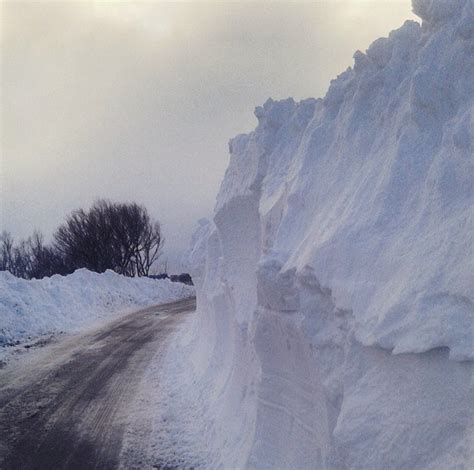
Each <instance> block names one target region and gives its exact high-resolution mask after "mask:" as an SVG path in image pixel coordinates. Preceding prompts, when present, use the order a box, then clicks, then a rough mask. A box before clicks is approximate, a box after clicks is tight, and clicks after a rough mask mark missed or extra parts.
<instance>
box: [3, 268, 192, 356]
mask: <svg viewBox="0 0 474 470" xmlns="http://www.w3.org/2000/svg"><path fill="white" fill-rule="evenodd" d="M193 295H194V289H193V288H192V287H189V286H186V285H184V284H180V283H175V282H171V281H169V280H168V279H163V280H154V279H147V278H128V277H124V276H120V275H119V274H116V273H115V272H113V271H106V272H105V273H102V274H98V273H94V272H91V271H88V270H87V269H78V270H77V271H75V272H74V273H73V274H70V275H68V276H60V275H55V276H51V277H46V278H44V279H39V280H37V279H32V280H28V281H27V280H25V279H19V278H17V277H15V276H13V275H12V274H10V273H9V272H5V271H0V346H2V345H11V344H15V343H17V342H21V341H24V340H27V339H31V338H34V337H36V336H40V335H43V334H49V333H55V332H56V333H57V332H70V331H78V330H80V329H84V328H87V327H90V326H91V324H92V323H93V322H94V321H98V320H99V321H100V320H103V319H105V318H107V317H109V318H111V317H112V316H113V315H117V314H119V313H121V312H122V313H123V312H124V310H133V309H137V308H139V307H148V306H151V305H154V304H158V303H164V302H172V301H174V300H179V299H182V298H185V297H191V296H193ZM6 352H7V349H4V350H3V353H6ZM1 355H2V351H1V350H0V356H1Z"/></svg>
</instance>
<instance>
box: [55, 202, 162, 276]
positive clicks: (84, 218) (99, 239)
mask: <svg viewBox="0 0 474 470" xmlns="http://www.w3.org/2000/svg"><path fill="white" fill-rule="evenodd" d="M54 239H55V248H56V249H57V250H58V252H59V253H60V254H61V256H62V258H63V260H64V263H65V265H66V266H67V267H68V269H69V270H70V271H73V270H74V269H77V268H87V269H90V270H91V271H97V272H103V271H105V270H106V269H113V270H114V271H116V272H117V273H119V274H124V275H126V276H148V275H149V273H150V269H151V267H152V266H153V264H154V263H155V262H156V261H157V259H158V258H159V256H160V251H161V248H162V246H163V238H162V236H161V229H160V225H159V223H158V222H153V221H152V220H151V218H150V216H149V214H148V211H147V210H146V208H145V207H143V206H140V205H138V204H135V203H112V202H109V201H106V200H99V201H97V202H95V203H94V205H93V206H92V207H91V208H90V210H89V211H87V212H86V211H84V210H82V209H81V210H77V211H75V212H73V213H72V214H71V215H70V216H69V217H68V218H67V220H66V222H65V223H64V224H63V225H61V226H60V227H59V228H58V230H57V231H56V233H55V235H54Z"/></svg>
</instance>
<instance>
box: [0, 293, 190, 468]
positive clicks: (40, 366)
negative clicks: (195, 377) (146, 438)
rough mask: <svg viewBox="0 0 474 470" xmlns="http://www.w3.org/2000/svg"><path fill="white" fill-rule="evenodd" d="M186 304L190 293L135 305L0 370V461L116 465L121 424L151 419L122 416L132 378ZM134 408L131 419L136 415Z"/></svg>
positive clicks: (135, 381)
mask: <svg viewBox="0 0 474 470" xmlns="http://www.w3.org/2000/svg"><path fill="white" fill-rule="evenodd" d="M194 309H195V299H194V298H191V299H185V300H181V301H178V302H173V303H168V304H163V305H159V306H155V307H151V308H147V309H144V310H140V311H138V312H135V313H132V314H128V315H126V316H123V317H121V318H120V319H118V320H115V321H113V322H111V323H109V324H108V325H106V326H103V327H101V328H100V329H98V330H95V331H93V332H88V333H86V334H82V335H75V336H72V337H67V338H66V339H64V340H62V341H60V342H57V343H53V344H50V345H48V346H46V347H44V348H42V349H41V350H38V351H37V354H34V355H33V354H27V355H25V356H24V357H22V358H19V359H18V360H16V361H12V362H11V363H10V364H8V366H6V367H5V368H4V369H2V370H0V468H2V469H4V470H7V469H19V468H21V469H29V468H35V469H53V468H54V469H56V468H84V469H85V468H87V469H93V468H100V469H107V468H117V467H118V466H120V465H121V464H122V465H123V464H124V462H121V461H120V453H121V448H122V439H123V436H124V433H125V431H126V428H127V426H129V425H130V424H132V425H133V426H140V427H145V428H146V426H147V425H151V419H152V417H151V416H150V418H149V419H150V423H146V422H143V423H136V422H134V416H130V414H131V412H130V403H132V402H133V400H134V397H135V395H136V393H137V391H138V390H139V388H140V380H141V378H142V377H143V374H144V373H145V371H146V370H147V367H148V365H149V364H150V361H152V360H156V358H157V357H159V355H160V350H163V349H164V346H165V345H166V344H167V343H166V341H167V339H169V336H170V333H172V332H173V331H174V330H175V329H176V327H177V326H178V325H179V323H180V321H181V320H182V319H183V317H184V316H185V315H187V314H188V313H189V312H192V311H194ZM139 416H140V417H139V418H138V417H137V418H135V421H136V420H137V419H140V420H142V421H143V415H139ZM143 449H145V450H144V452H146V446H143ZM135 457H137V456H136V455H135ZM137 458H139V457H137ZM144 458H146V456H144ZM126 466H127V467H133V466H138V467H140V462H139V461H136V462H128V463H127V464H126Z"/></svg>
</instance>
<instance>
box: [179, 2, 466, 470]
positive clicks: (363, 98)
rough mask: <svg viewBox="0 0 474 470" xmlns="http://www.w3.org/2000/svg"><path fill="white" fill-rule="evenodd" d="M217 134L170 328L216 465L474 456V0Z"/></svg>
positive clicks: (450, 462)
mask: <svg viewBox="0 0 474 470" xmlns="http://www.w3.org/2000/svg"><path fill="white" fill-rule="evenodd" d="M413 8H414V11H415V13H416V14H417V15H419V16H420V17H421V18H422V25H421V26H420V25H419V24H418V23H416V22H413V21H407V22H406V23H405V24H404V25H403V26H402V27H401V28H400V29H398V30H396V31H393V32H391V33H390V35H389V36H388V38H382V39H378V40H376V41H375V42H374V43H373V44H372V45H371V46H370V47H369V49H368V50H367V51H366V53H362V52H359V51H358V52H356V53H355V55H354V59H355V64H354V66H353V67H352V68H349V69H348V70H346V71H345V72H343V73H342V74H341V75H339V76H338V77H337V79H335V80H334V81H332V83H331V85H330V88H329V90H328V92H327V95H326V96H325V97H324V98H323V99H318V100H315V99H308V100H305V101H302V102H299V103H295V102H294V101H293V99H291V98H290V99H287V100H283V101H278V102H275V101H272V100H268V101H267V102H266V103H265V104H264V105H263V106H262V107H258V108H257V109H256V111H255V114H256V116H257V118H258V126H257V128H256V130H255V131H254V132H252V133H250V134H248V135H239V136H237V137H236V138H234V139H233V140H231V142H230V145H229V147H230V153H231V160H230V165H229V168H228V170H227V172H226V175H225V178H224V181H223V183H222V186H221V189H220V192H219V195H218V198H217V205H216V210H215V216H214V219H213V221H212V222H207V221H204V220H203V221H201V222H200V226H199V228H198V230H197V232H196V234H195V236H194V240H193V248H192V250H191V253H190V259H191V264H192V266H193V269H192V276H193V280H194V281H195V284H196V287H197V298H198V315H197V318H196V319H195V321H194V323H193V324H191V325H189V329H188V333H187V335H185V336H184V337H183V339H182V344H181V347H183V348H184V347H187V348H188V351H189V352H190V354H189V355H188V357H190V358H191V361H192V374H193V380H192V383H190V384H189V387H190V388H192V390H193V393H195V395H196V400H198V399H199V400H200V403H201V405H202V406H203V407H204V409H206V410H207V411H206V413H207V419H209V420H211V421H210V424H208V425H207V426H205V427H203V428H202V429H201V430H200V432H201V433H202V436H203V437H202V438H203V439H204V440H205V442H206V446H207V448H208V449H209V452H210V457H209V459H210V460H209V466H210V467H214V468H215V467H218V466H220V465H223V466H225V467H227V468H229V467H231V468H236V467H240V468H242V467H246V468H282V469H283V468H284V469H306V468H313V469H349V468H350V469H365V470H367V469H385V468H390V469H402V468H403V469H407V468H410V469H421V468H423V469H425V468H426V469H427V468H430V469H434V468H437V469H450V468H456V469H463V468H473V466H474V433H473V424H474V420H473V418H474V388H473V363H472V360H473V359H474V339H473V338H474V330H473V328H474V314H473V299H474V295H473V289H472V288H473V285H474V283H473V278H472V260H473V257H472V255H473V252H472V247H473V238H472V228H473V223H472V215H473V213H472V207H473V202H474V201H473V179H472V175H473V160H472V157H473V153H474V139H473V138H474V125H473V122H474V107H473V102H474V2H473V1H471V0H450V1H432V0H414V1H413Z"/></svg>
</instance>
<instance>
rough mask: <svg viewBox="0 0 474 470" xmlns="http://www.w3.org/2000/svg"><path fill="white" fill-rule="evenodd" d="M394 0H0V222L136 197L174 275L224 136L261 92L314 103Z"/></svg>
mask: <svg viewBox="0 0 474 470" xmlns="http://www.w3.org/2000/svg"><path fill="white" fill-rule="evenodd" d="M410 10H411V9H410V2H409V0H405V1H400V2H380V1H378V2H369V1H358V0H353V1H348V2H329V1H328V2H317V3H304V4H300V3H298V4H294V3H291V4H290V3H286V4H282V3H219V4H217V3H152V2H148V3H138V2H137V3H118V2H113V3H104V2H96V3H93V2H84V3H83V2H74V3H69V2H61V3H38V2H36V3H33V2H32V3H26V2H18V3H14V2H10V3H3V4H2V19H1V21H2V39H1V54H2V76H1V93H2V99H1V105H2V148H1V150H2V161H1V163H2V188H1V220H0V228H6V229H9V230H10V231H12V232H13V233H14V234H15V235H17V236H27V235H28V234H29V233H30V232H32V230H33V229H35V228H39V229H41V230H43V231H44V232H45V234H46V235H48V236H49V235H51V233H52V231H53V230H54V228H55V227H56V226H57V225H58V224H59V223H60V222H61V221H62V219H63V217H64V215H65V214H66V213H68V212H69V211H71V210H72V209H74V208H77V207H81V206H87V205H89V204H90V203H91V202H92V201H93V200H94V199H96V198H97V197H108V198H111V199H113V200H135V201H137V202H140V203H144V204H145V205H146V206H147V207H148V208H149V210H150V211H151V212H152V214H153V215H154V216H155V217H157V218H159V219H160V220H161V221H162V223H163V228H164V231H165V237H166V239H167V246H166V247H167V253H166V256H167V257H168V258H169V259H170V261H171V262H172V264H173V265H174V266H175V268H176V269H178V268H179V266H178V265H177V260H178V259H179V254H180V253H181V251H183V249H185V248H186V246H187V243H188V240H189V237H190V235H191V233H192V230H193V227H194V224H195V221H196V220H197V219H198V218H200V217H202V216H209V215H210V214H211V211H212V207H213V204H214V197H215V194H216V192H217V189H218V186H219V183H220V181H221V179H222V176H223V173H224V171H225V167H226V166H227V161H228V157H227V141H228V139H229V138H231V137H232V136H234V135H235V134H237V133H241V132H247V131H249V130H251V129H252V128H253V127H254V125H255V118H254V116H253V108H254V107H255V106H257V105H259V104H261V103H263V102H264V101H265V100H266V99H267V98H268V97H270V96H271V97H273V98H284V97H287V96H293V97H295V98H296V99H301V98H306V97H309V96H315V97H317V96H321V95H323V94H324V92H325V90H326V89H327V86H328V84H329V81H330V79H331V78H334V77H335V76H336V75H337V74H338V73H340V72H341V71H342V70H344V69H345V68H346V67H347V66H349V65H351V64H352V54H353V52H354V51H355V50H356V49H365V48H366V47H367V46H368V45H369V44H370V42H371V40H373V39H376V38H377V37H379V36H382V35H386V34H387V33H388V31H389V30H391V29H393V28H395V27H398V26H399V25H401V23H402V22H403V20H404V19H406V18H409V17H411V16H412V15H411V13H410Z"/></svg>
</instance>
